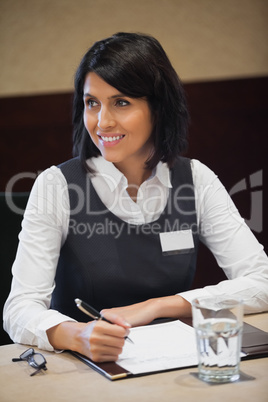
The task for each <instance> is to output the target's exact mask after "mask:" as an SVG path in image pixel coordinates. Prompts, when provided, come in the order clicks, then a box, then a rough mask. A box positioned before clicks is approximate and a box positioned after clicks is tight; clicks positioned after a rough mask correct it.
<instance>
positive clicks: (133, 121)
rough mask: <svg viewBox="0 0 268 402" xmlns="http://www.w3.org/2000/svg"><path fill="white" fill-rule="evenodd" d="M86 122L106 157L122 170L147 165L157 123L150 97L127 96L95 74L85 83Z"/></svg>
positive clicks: (89, 131) (91, 134)
mask: <svg viewBox="0 0 268 402" xmlns="http://www.w3.org/2000/svg"><path fill="white" fill-rule="evenodd" d="M84 124H85V127H86V129H87V131H88V133H89V135H90V137H91V139H92V141H93V142H94V144H95V145H96V146H97V147H98V149H99V150H100V152H101V154H102V156H103V157H104V158H105V159H106V160H108V161H110V162H113V163H114V164H115V165H116V166H117V167H118V168H119V169H120V168H123V167H125V166H126V167H127V166H132V165H133V163H135V162H138V161H140V162H141V163H142V164H144V162H145V161H146V160H147V159H148V156H149V155H150V154H151V151H152V129H153V123H152V115H151V111H150V107H149V104H148V102H147V100H146V99H145V98H130V97H128V96H125V95H124V94H122V93H120V92H119V91H118V90H117V89H116V88H114V87H112V86H110V85H109V84H107V83H106V82H105V81H104V80H103V79H102V78H100V77H99V76H98V75H97V74H95V73H89V74H88V75H87V76H86V79H85V83H84ZM126 164H127V165H126ZM129 164H132V165H129ZM121 170H122V169H121Z"/></svg>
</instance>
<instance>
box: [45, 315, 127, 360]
mask: <svg viewBox="0 0 268 402" xmlns="http://www.w3.org/2000/svg"><path fill="white" fill-rule="evenodd" d="M105 317H106V318H107V319H108V320H109V321H111V322H113V323H114V324H110V323H107V322H106V321H103V320H99V321H91V322H88V323H81V322H72V321H65V322H62V323H60V324H58V325H56V326H55V327H52V328H50V329H48V330H47V335H48V339H49V342H50V344H51V345H52V346H53V347H54V349H67V350H73V351H76V352H79V353H81V354H83V355H85V356H87V357H89V358H90V359H91V360H93V361H95V362H104V361H116V360H117V359H118V356H119V355H120V353H121V352H122V350H123V346H124V343H125V337H126V336H127V335H128V333H129V328H130V325H129V324H128V323H127V322H125V320H124V319H123V318H121V317H120V316H118V315H116V314H112V313H107V314H106V315H105Z"/></svg>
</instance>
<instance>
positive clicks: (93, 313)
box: [75, 299, 134, 343]
mask: <svg viewBox="0 0 268 402" xmlns="http://www.w3.org/2000/svg"><path fill="white" fill-rule="evenodd" d="M75 303H76V305H77V307H78V308H79V310H81V311H83V313H85V314H87V315H89V316H90V317H91V318H93V319H94V320H103V321H106V322H109V324H114V322H112V321H109V320H107V318H105V317H104V316H103V315H102V314H101V313H100V312H99V311H97V310H96V309H95V308H94V307H92V306H90V305H89V304H87V303H85V302H84V301H82V300H80V299H75ZM125 339H126V340H128V341H130V342H132V343H134V342H133V341H132V340H131V339H130V338H129V337H128V336H126V337H125Z"/></svg>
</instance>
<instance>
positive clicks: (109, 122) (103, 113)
mask: <svg viewBox="0 0 268 402" xmlns="http://www.w3.org/2000/svg"><path fill="white" fill-rule="evenodd" d="M114 126H115V119H114V116H113V113H112V112H111V111H110V110H109V109H108V108H106V107H102V108H101V109H100V111H99V113H98V127H99V128H100V129H102V130H105V129H107V128H109V127H114Z"/></svg>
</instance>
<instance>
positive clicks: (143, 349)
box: [117, 320, 198, 374]
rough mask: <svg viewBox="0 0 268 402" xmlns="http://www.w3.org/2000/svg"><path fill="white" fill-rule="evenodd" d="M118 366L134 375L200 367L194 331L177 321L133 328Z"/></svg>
mask: <svg viewBox="0 0 268 402" xmlns="http://www.w3.org/2000/svg"><path fill="white" fill-rule="evenodd" d="M129 337H130V338H131V340H132V341H133V342H134V344H132V343H130V342H127V341H126V342H125V346H124V349H123V352H122V354H121V355H120V356H119V359H118V361H117V363H118V364H119V365H120V366H121V367H123V368H124V369H126V370H128V371H130V372H131V373H132V374H142V373H149V372H154V371H161V370H168V369H174V368H180V367H189V366H195V365H197V364H198V357H197V348H196V339H195V331H194V328H192V327H190V326H189V325H186V324H184V323H183V322H181V321H179V320H176V321H171V322H168V323H164V324H155V325H148V326H144V327H137V328H132V329H131V331H130V334H129Z"/></svg>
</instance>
